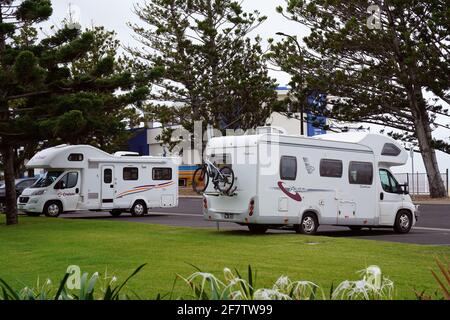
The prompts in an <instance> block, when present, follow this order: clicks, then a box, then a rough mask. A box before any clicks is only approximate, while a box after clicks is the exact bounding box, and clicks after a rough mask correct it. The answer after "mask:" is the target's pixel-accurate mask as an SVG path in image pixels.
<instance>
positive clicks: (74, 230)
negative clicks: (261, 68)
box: [0, 215, 450, 299]
mask: <svg viewBox="0 0 450 320" xmlns="http://www.w3.org/2000/svg"><path fill="white" fill-rule="evenodd" d="M404 236H405V237H407V236H408V235H404ZM311 242H313V243H315V244H311ZM449 253H450V248H448V247H439V246H421V245H409V244H398V243H389V242H379V241H368V240H355V239H345V238H339V239H337V238H328V237H318V236H317V237H316V236H313V237H309V236H301V235H296V234H272V235H262V236H253V235H249V234H247V233H246V232H236V231H235V232H231V231H220V232H218V231H216V230H212V229H211V230H210V229H193V228H174V227H166V226H159V225H147V224H140V223H132V222H118V221H98V220H90V221H86V220H65V219H47V218H25V217H21V218H20V225H18V226H12V227H6V226H5V225H4V216H3V215H1V217H0V277H1V278H3V279H5V280H7V281H8V282H10V283H12V284H13V285H14V286H15V287H17V288H19V287H23V286H24V285H28V286H31V287H32V286H34V285H35V283H36V279H37V278H38V276H39V277H40V279H41V280H43V279H47V278H50V279H52V280H53V281H54V282H55V281H57V280H60V279H61V278H62V276H63V275H64V273H65V270H66V268H67V266H68V265H72V264H75V265H79V266H80V267H81V268H82V271H84V272H89V273H92V272H95V271H99V272H100V273H103V272H104V271H105V270H107V271H108V274H111V273H113V274H115V275H116V276H117V277H118V278H119V280H124V278H125V277H126V276H128V275H129V274H130V273H131V272H132V271H133V270H134V269H135V268H136V267H138V266H139V265H140V264H142V263H147V266H146V267H145V268H144V269H143V271H142V272H141V273H139V274H138V275H137V276H136V278H134V279H133V280H132V281H131V282H130V283H129V285H128V288H129V289H132V290H134V291H136V292H137V293H139V295H140V296H141V297H143V298H155V297H156V295H157V294H158V293H162V294H164V293H167V292H169V291H170V290H171V287H172V284H173V280H174V278H175V275H176V274H177V273H178V274H181V275H184V276H187V275H189V274H191V273H192V272H193V271H194V269H193V267H192V266H190V265H189V263H190V264H194V265H196V266H198V267H199V268H201V269H202V270H204V271H208V272H213V273H215V274H217V275H220V276H221V277H222V270H223V268H224V267H229V268H238V269H239V270H241V271H242V273H245V272H246V269H247V266H248V264H251V265H252V267H253V268H254V269H256V270H257V274H258V278H257V286H258V287H262V286H271V285H272V284H273V283H274V281H275V280H276V279H277V278H278V277H279V276H280V275H287V276H289V277H290V278H291V279H292V280H309V281H313V282H315V283H317V284H318V285H320V286H322V287H323V288H324V289H325V290H327V291H328V290H329V288H330V286H331V283H332V282H334V283H335V285H336V284H337V283H338V282H340V281H342V280H346V279H348V280H356V279H358V278H359V276H358V275H357V274H356V272H357V271H358V270H361V269H363V268H365V267H367V266H369V265H373V264H375V265H378V266H380V267H381V269H382V270H383V272H384V274H385V275H387V276H388V277H389V278H390V279H391V280H393V281H394V283H395V287H396V297H397V298H399V299H403V298H414V293H413V288H417V289H420V290H423V289H426V290H427V292H428V293H430V294H432V293H433V292H434V291H436V289H437V285H436V284H435V282H434V280H433V278H432V275H431V273H430V268H432V267H434V265H435V263H434V257H436V256H439V257H442V256H448V255H449ZM21 283H22V284H24V285H22V284H21ZM175 290H176V293H177V294H178V295H181V294H184V293H185V292H186V291H185V290H186V289H185V285H183V284H182V283H181V282H179V283H178V284H177V286H176V289H175ZM327 291H326V292H327Z"/></svg>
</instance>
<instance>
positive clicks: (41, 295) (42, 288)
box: [0, 264, 145, 300]
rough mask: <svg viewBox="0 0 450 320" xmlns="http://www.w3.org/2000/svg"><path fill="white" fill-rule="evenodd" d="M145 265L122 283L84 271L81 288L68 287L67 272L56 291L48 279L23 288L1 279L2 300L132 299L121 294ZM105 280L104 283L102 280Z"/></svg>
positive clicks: (68, 275) (115, 279)
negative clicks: (31, 286) (97, 290)
mask: <svg viewBox="0 0 450 320" xmlns="http://www.w3.org/2000/svg"><path fill="white" fill-rule="evenodd" d="M144 266H145V264H143V265H141V266H139V267H138V268H137V269H136V270H135V271H134V272H133V273H132V274H131V275H130V276H128V278H126V279H125V281H123V282H122V283H121V284H119V285H116V284H115V283H116V282H117V278H116V277H114V276H113V277H111V278H110V277H108V275H107V274H105V276H104V278H103V279H101V278H100V275H99V273H98V272H95V273H94V274H92V275H91V276H89V274H88V273H83V274H82V275H81V277H80V288H79V289H68V288H67V281H68V280H69V277H70V274H69V273H66V274H65V275H64V277H63V279H62V280H61V281H60V282H59V287H58V289H57V290H56V291H55V290H54V289H53V285H52V281H51V280H50V279H48V280H47V281H45V282H44V283H43V284H40V281H39V279H38V280H37V284H36V287H35V288H29V287H24V288H23V289H21V290H14V289H13V288H12V287H11V286H10V285H9V284H8V283H6V281H4V280H2V279H0V289H1V291H0V300H121V299H126V300H130V299H131V296H130V295H129V294H125V295H121V293H122V291H123V289H125V286H126V284H127V283H128V281H130V280H131V279H132V278H133V277H135V276H136V275H137V274H138V273H139V272H140V271H141V270H142V268H143V267H144ZM100 280H103V283H101V282H100ZM99 283H100V286H101V287H100V288H99V291H100V292H98V293H97V292H96V287H98V284H99Z"/></svg>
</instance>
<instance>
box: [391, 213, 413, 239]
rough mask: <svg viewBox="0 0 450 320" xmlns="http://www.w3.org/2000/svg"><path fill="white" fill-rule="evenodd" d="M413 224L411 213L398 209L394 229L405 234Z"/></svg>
mask: <svg viewBox="0 0 450 320" xmlns="http://www.w3.org/2000/svg"><path fill="white" fill-rule="evenodd" d="M412 224H413V220H412V215H411V212H409V211H405V210H402V211H399V213H397V216H396V217H395V224H394V231H395V232H396V233H401V234H405V233H408V232H409V231H410V230H411V227H412Z"/></svg>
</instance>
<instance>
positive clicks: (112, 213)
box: [109, 210, 122, 217]
mask: <svg viewBox="0 0 450 320" xmlns="http://www.w3.org/2000/svg"><path fill="white" fill-rule="evenodd" d="M109 213H110V214H111V215H112V216H113V217H118V216H120V215H121V214H122V211H120V210H112V211H110V212H109Z"/></svg>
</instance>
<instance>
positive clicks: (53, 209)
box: [44, 201, 63, 218]
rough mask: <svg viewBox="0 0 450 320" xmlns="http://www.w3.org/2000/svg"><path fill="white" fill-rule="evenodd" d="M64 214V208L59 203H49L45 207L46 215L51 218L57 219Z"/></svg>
mask: <svg viewBox="0 0 450 320" xmlns="http://www.w3.org/2000/svg"><path fill="white" fill-rule="evenodd" d="M62 212H63V208H62V205H61V203H60V202H58V201H49V202H47V203H46V204H45V206H44V214H45V216H46V217H49V218H57V217H59V215H60V214H61V213H62Z"/></svg>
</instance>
